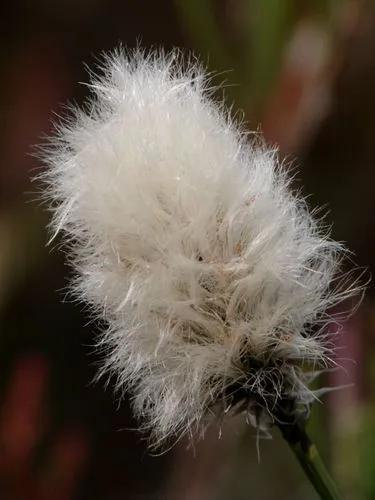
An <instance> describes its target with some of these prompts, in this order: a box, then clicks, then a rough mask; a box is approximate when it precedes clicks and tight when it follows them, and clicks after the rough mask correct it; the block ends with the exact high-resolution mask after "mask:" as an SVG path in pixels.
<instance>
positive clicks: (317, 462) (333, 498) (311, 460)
mask: <svg viewBox="0 0 375 500" xmlns="http://www.w3.org/2000/svg"><path fill="white" fill-rule="evenodd" d="M277 426H278V427H279V429H280V430H281V433H282V435H283V437H284V438H285V440H286V441H287V442H288V444H289V446H290V447H291V449H292V450H293V452H294V454H295V455H296V457H297V459H298V461H299V463H300V464H301V466H302V468H303V470H304V471H305V474H306V475H307V477H308V478H309V479H310V481H311V483H312V485H313V486H314V488H315V490H316V492H317V493H318V495H319V496H320V498H321V499H322V500H340V498H341V497H340V495H339V492H338V490H337V487H336V484H335V482H334V481H333V479H332V477H331V476H330V474H329V472H328V470H327V469H326V467H325V465H324V463H323V461H322V459H321V458H320V455H319V452H318V449H317V447H316V446H315V444H314V443H313V442H312V441H311V440H310V438H309V436H308V435H307V433H306V430H305V426H304V425H303V424H302V423H301V422H295V423H293V424H291V423H281V422H280V423H278V424H277Z"/></svg>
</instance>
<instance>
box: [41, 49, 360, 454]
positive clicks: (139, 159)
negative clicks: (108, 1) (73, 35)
mask: <svg viewBox="0 0 375 500" xmlns="http://www.w3.org/2000/svg"><path fill="white" fill-rule="evenodd" d="M89 87H90V90H91V93H92V97H91V100H90V101H89V102H88V103H87V105H86V106H85V108H84V109H83V110H79V109H76V110H74V113H73V116H71V117H70V118H68V119H67V120H65V122H64V123H62V124H61V125H59V126H58V131H57V134H56V136H55V137H54V138H53V139H52V140H51V141H50V144H49V145H48V146H47V147H46V148H45V151H44V159H45V162H46V164H47V169H46V172H45V173H44V174H43V175H42V177H43V180H44V182H45V189H46V196H47V197H48V199H49V200H50V207H51V209H52V211H53V222H52V227H53V231H54V233H58V232H61V233H62V234H63V238H64V239H65V242H66V244H67V247H68V249H69V252H70V255H71V262H72V264H73V267H74V269H75V278H74V280H73V283H72V291H73V292H74V294H75V295H76V296H78V297H79V298H80V299H82V301H84V302H85V303H88V304H89V305H90V306H91V309H92V312H93V314H94V315H96V317H98V318H101V319H104V320H105V321H106V324H107V329H106V330H105V331H104V332H103V333H102V335H101V337H100V338H99V340H98V345H99V346H100V347H101V348H103V350H104V352H105V355H104V366H103V373H109V374H112V375H114V377H115V380H116V386H117V388H118V389H119V390H120V391H121V392H122V391H128V390H129V391H130V392H131V394H132V396H133V399H132V401H133V405H134V410H135V413H136V415H138V416H140V417H142V418H141V421H142V422H143V426H144V428H146V429H149V430H151V431H152V432H151V436H152V443H153V444H159V443H160V442H163V441H164V440H165V439H166V438H168V437H172V436H176V435H181V434H184V433H186V432H191V431H197V430H198V431H199V430H202V429H203V428H204V426H205V425H206V424H207V422H208V421H209V420H210V418H212V417H213V416H215V415H218V414H220V413H223V412H228V410H229V409H230V408H235V409H237V410H240V411H244V412H245V413H246V414H247V416H248V417H250V420H251V421H253V422H254V424H255V425H258V426H260V427H261V426H262V425H265V424H267V423H272V421H273V420H274V419H277V415H278V411H279V408H280V407H281V406H282V405H283V404H284V403H285V402H287V403H288V405H289V408H290V411H291V412H292V413H293V412H295V411H297V409H298V408H301V407H304V406H306V405H308V404H309V403H310V402H311V400H312V397H313V393H312V391H311V390H309V388H308V382H309V380H310V378H311V376H312V375H313V374H314V373H315V372H317V371H318V370H321V368H322V367H323V368H324V367H326V366H327V365H328V364H329V358H330V349H331V346H330V345H329V343H328V341H327V324H328V323H329V322H330V321H331V319H330V315H329V313H328V312H327V311H329V310H330V309H332V307H333V306H335V305H337V303H339V302H341V301H342V300H344V299H345V298H347V297H348V296H350V295H351V294H352V293H353V290H354V286H353V285H349V286H341V285H340V279H339V278H338V274H337V273H338V266H339V263H340V261H341V259H342V255H343V253H344V250H343V248H342V246H341V245H340V244H338V243H336V242H334V241H332V240H331V239H329V236H328V234H327V231H326V228H325V229H324V228H322V227H320V226H321V225H320V223H319V221H317V220H316V219H314V217H313V215H312V213H311V212H310V211H309V209H308V207H307V205H306V203H305V201H304V199H303V198H301V197H300V196H298V195H297V194H295V193H294V192H293V191H292V190H291V187H290V178H289V177H288V173H287V170H286V169H285V168H284V167H283V165H281V164H280V162H279V161H278V158H277V154H276V152H275V149H269V148H268V147H267V146H265V145H264V144H263V142H262V141H261V140H260V139H259V138H255V139H254V137H256V136H254V135H253V136H251V135H249V134H247V133H246V132H245V131H244V130H243V129H242V128H241V127H240V125H238V124H236V123H235V122H234V121H233V120H232V119H231V116H230V113H229V112H228V111H226V110H225V107H224V106H223V104H218V103H217V102H215V101H214V99H213V96H212V89H210V86H209V84H208V83H207V78H206V76H205V74H204V71H203V70H202V68H201V67H200V66H199V64H197V63H196V62H191V61H190V62H186V61H185V62H183V61H181V58H180V56H179V55H178V54H177V53H176V52H172V53H170V54H165V53H163V52H157V53H148V54H146V53H144V52H142V51H140V50H137V51H134V52H132V53H130V54H129V53H126V52H124V51H122V50H121V51H118V52H116V53H114V54H112V55H110V56H108V57H107V58H105V62H104V65H103V67H102V68H101V74H100V76H93V77H92V80H91V83H90V85H89ZM252 137H253V138H252Z"/></svg>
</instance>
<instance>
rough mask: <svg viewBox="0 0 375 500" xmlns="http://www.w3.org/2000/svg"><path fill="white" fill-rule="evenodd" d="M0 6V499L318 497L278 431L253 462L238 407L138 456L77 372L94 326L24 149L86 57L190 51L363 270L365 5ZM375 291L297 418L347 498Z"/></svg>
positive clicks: (359, 447) (357, 458) (342, 1)
mask: <svg viewBox="0 0 375 500" xmlns="http://www.w3.org/2000/svg"><path fill="white" fill-rule="evenodd" d="M1 10H2V15H1V19H2V23H1V24H2V27H1V44H0V67H1V81H0V87H1V92H0V110H1V117H2V118H1V123H0V127H1V134H0V141H1V160H0V498H1V499H4V500H16V499H17V500H24V499H27V500H41V499H43V500H45V499H54V500H71V499H79V500H86V499H87V500H117V499H119V500H120V499H121V500H124V499H131V500H132V499H138V500H140V499H157V500H158V499H165V500H180V499H181V500H185V499H186V500H225V499H233V500H242V499H244V500H245V499H254V500H272V499H288V500H294V499H304V500H309V499H311V500H313V499H316V498H317V497H316V494H315V493H314V491H313V490H312V488H311V486H310V485H309V484H308V483H307V482H306V481H305V479H304V476H303V474H302V472H301V471H300V468H299V465H298V464H297V462H296V461H295V459H294V457H293V456H292V454H291V452H290V451H289V449H288V448H287V446H286V445H285V444H284V443H283V442H282V440H281V439H280V438H279V436H278V433H277V431H276V430H275V432H274V433H273V434H274V438H273V439H272V440H267V441H262V442H261V443H260V462H258V458H257V451H256V440H255V432H254V430H253V429H251V428H249V427H247V426H246V425H244V423H243V421H242V420H243V419H239V420H238V421H236V420H233V421H230V422H229V423H228V424H227V425H226V427H225V430H224V432H223V435H222V436H221V439H218V432H217V428H215V429H212V430H211V431H210V432H209V433H208V435H207V437H206V439H205V440H204V441H203V442H200V443H197V445H196V446H195V448H192V447H191V446H190V447H189V445H188V443H187V442H180V443H179V444H178V445H176V446H175V447H174V448H172V449H171V450H170V451H169V452H168V453H166V454H164V455H162V456H150V454H149V453H148V452H147V449H146V441H145V439H144V437H143V436H141V435H140V434H139V433H138V432H137V431H136V430H135V428H136V425H137V423H136V422H134V421H133V419H132V417H131V410H130V408H129V404H128V402H127V401H126V400H125V401H123V402H122V403H121V404H119V403H118V401H116V400H115V398H114V397H113V395H112V392H111V390H110V388H108V389H106V388H105V386H104V384H103V383H95V384H94V383H93V382H92V379H93V376H94V374H95V372H96V369H97V366H98V363H99V362H100V356H99V355H98V354H96V353H95V352H94V349H93V347H92V346H93V343H94V339H95V336H96V335H97V334H98V331H100V325H96V324H95V323H93V322H92V321H91V320H90V318H89V317H88V315H87V313H86V312H85V311H84V310H83V307H82V306H80V305H79V304H75V303H71V302H70V301H68V300H65V291H64V289H65V287H66V285H67V281H68V278H69V274H70V271H69V269H68V267H67V266H66V264H65V263H64V255H63V253H62V252H60V251H59V250H58V249H53V248H51V247H47V246H46V242H47V240H48V236H47V231H46V229H45V228H46V224H47V223H48V214H47V213H46V211H45V210H44V209H43V207H41V205H40V203H39V202H38V201H37V200H36V198H37V195H36V194H35V193H36V189H37V187H36V186H35V185H34V184H33V183H32V182H31V180H30V179H31V177H32V176H33V175H35V174H36V173H37V172H38V169H39V168H40V164H39V163H38V160H37V159H36V158H35V157H33V156H32V153H33V147H34V145H36V144H38V143H41V142H42V141H43V137H45V136H46V135H48V134H49V133H50V132H51V130H52V125H51V123H52V121H53V120H54V119H56V115H61V114H63V113H64V107H63V104H64V103H66V101H70V102H76V103H80V102H81V101H82V100H83V99H84V98H85V96H86V94H87V88H86V87H85V86H83V85H80V84H79V83H78V82H83V81H87V78H88V75H87V70H86V69H85V66H84V64H87V65H89V66H92V65H93V64H95V62H96V60H97V56H98V55H99V54H100V53H101V52H102V51H103V50H110V49H112V48H114V47H116V46H117V45H118V44H119V43H122V44H123V45H124V46H129V47H134V46H135V45H136V44H137V42H138V43H139V44H140V45H141V46H144V47H151V46H163V47H165V48H167V49H168V48H171V47H173V46H178V47H181V48H183V49H187V50H193V51H194V53H195V54H197V55H198V56H199V57H200V58H201V59H202V60H203V61H204V62H206V64H207V65H208V67H209V69H210V70H216V71H218V72H220V73H221V74H220V75H218V77H217V81H218V82H220V81H223V80H224V81H225V83H226V85H227V87H226V89H225V98H226V100H227V103H228V105H233V106H234V110H242V111H241V112H242V113H243V114H244V118H245V120H246V122H247V124H248V127H249V129H252V130H254V129H260V130H262V131H263V133H264V135H265V137H266V139H267V141H268V142H269V143H271V144H275V143H276V144H278V145H279V150H280V154H281V156H282V157H283V158H286V160H287V161H290V162H291V164H292V166H293V168H296V169H297V172H298V173H297V176H296V181H295V182H296V186H298V187H299V188H302V186H303V192H304V193H305V194H308V193H312V194H311V196H309V203H310V204H311V206H316V205H324V206H325V207H326V209H327V210H328V211H329V215H328V219H327V220H328V221H329V222H332V224H333V235H334V237H335V238H336V239H338V240H341V241H344V242H346V243H347V245H348V246H349V248H350V249H352V250H353V252H354V253H355V257H354V260H355V261H356V263H357V264H358V265H360V266H366V267H368V268H369V269H370V272H371V269H372V268H373V267H374V265H375V253H374V246H375V225H374V223H373V212H374V210H375V195H374V181H375V171H374V137H375V91H374V89H375V4H374V2H372V1H370V0H369V1H368V2H366V1H360V0H357V1H354V0H314V1H312V2H301V1H298V0H155V1H153V2H151V1H146V0H133V1H131V0H122V1H120V0H74V1H73V0H65V1H64V2H61V1H56V2H51V1H47V0H33V1H32V2H30V1H26V0H13V1H12V2H2V6H1ZM215 81H216V80H215ZM221 96H222V94H221ZM374 298H375V297H374V293H373V291H372V290H371V286H369V289H368V292H367V294H366V298H365V300H364V301H363V302H362V303H361V305H360V307H359V308H358V310H357V312H356V314H355V315H354V316H353V317H352V318H351V319H350V320H349V321H348V322H347V323H346V324H345V325H343V335H342V336H341V340H340V346H339V350H338V353H339V354H338V358H339V359H338V362H339V363H340V365H341V366H343V369H342V370H340V371H338V372H335V373H333V374H331V375H330V376H329V377H326V378H328V380H325V381H324V383H325V384H328V385H348V384H352V385H349V386H348V387H346V388H345V389H342V390H340V391H337V392H334V393H331V394H330V395H328V396H327V397H326V398H325V401H326V402H327V404H325V405H319V404H317V405H315V408H314V410H313V414H312V420H311V423H310V425H309V429H310V433H311V435H312V436H313V438H314V440H316V441H317V443H318V445H319V447H320V449H321V451H322V455H323V456H324V459H325V460H326V462H327V463H328V464H329V467H330V469H331V470H332V472H333V475H334V477H335V478H336V479H337V481H338V483H339V485H340V489H341V490H342V492H343V497H344V498H345V499H361V500H362V499H366V500H370V499H375V397H374V391H373V389H374V385H375V338H374V329H375V303H374Z"/></svg>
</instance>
